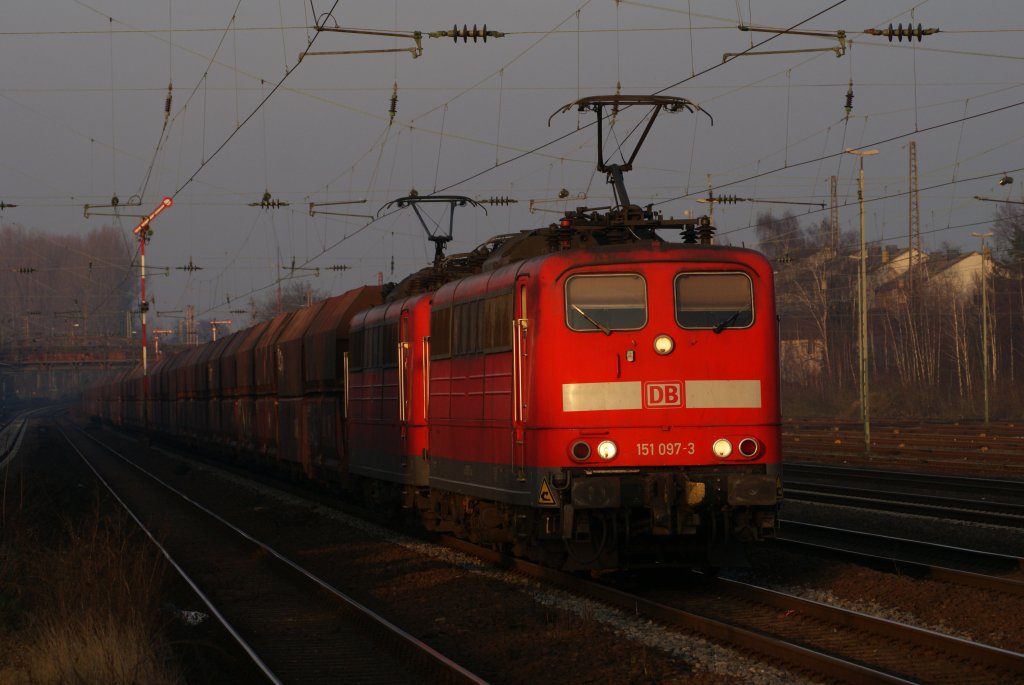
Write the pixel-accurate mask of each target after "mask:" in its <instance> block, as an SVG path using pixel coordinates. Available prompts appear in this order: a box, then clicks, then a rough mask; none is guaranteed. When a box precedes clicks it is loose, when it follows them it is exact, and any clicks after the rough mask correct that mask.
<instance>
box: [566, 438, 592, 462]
mask: <svg viewBox="0 0 1024 685" xmlns="http://www.w3.org/2000/svg"><path fill="white" fill-rule="evenodd" d="M569 454H570V455H572V458H573V459H575V460H576V461H586V460H587V459H590V445H588V444H587V443H586V442H585V441H583V440H577V441H576V442H574V443H573V444H572V445H571V446H570V447H569Z"/></svg>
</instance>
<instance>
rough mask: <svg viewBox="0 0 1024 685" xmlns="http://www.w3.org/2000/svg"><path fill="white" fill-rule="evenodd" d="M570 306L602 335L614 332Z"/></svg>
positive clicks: (577, 308)
mask: <svg viewBox="0 0 1024 685" xmlns="http://www.w3.org/2000/svg"><path fill="white" fill-rule="evenodd" d="M569 306H570V307H572V308H573V309H575V310H576V311H577V312H578V313H579V315H580V316H582V317H583V318H584V319H586V320H587V321H589V322H590V323H592V324H594V328H598V329H600V331H601V332H602V333H604V334H605V335H611V334H612V331H611V329H610V328H608V327H606V326H604V325H602V324H600V323H598V322H597V320H596V319H595V318H594V317H592V316H591V315H590V314H587V313H586V312H585V311H583V310H582V309H580V308H579V307H577V306H576V305H574V304H571V305H569ZM716 332H717V331H716Z"/></svg>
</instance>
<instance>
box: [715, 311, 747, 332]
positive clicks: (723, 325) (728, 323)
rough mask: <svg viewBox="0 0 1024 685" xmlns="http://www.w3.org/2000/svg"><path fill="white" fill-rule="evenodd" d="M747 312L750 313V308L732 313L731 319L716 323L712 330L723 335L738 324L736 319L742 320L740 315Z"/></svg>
mask: <svg viewBox="0 0 1024 685" xmlns="http://www.w3.org/2000/svg"><path fill="white" fill-rule="evenodd" d="M746 311H750V308H749V307H744V308H743V309H737V310H736V311H735V312H733V313H732V315H730V316H729V318H727V319H722V320H721V321H719V322H718V323H716V324H715V327H714V328H712V329H711V330H713V331H714V332H715V333H721V332H722V331H724V330H725V329H726V328H728V327H729V326H731V325H733V324H734V323H736V319H738V318H740V314H742V313H743V312H746Z"/></svg>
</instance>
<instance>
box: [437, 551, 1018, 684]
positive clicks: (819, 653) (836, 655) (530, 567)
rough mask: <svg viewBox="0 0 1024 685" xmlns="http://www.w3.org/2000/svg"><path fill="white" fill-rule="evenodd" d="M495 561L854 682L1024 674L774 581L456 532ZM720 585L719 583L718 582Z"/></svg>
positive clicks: (982, 650)
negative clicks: (562, 566) (600, 578)
mask: <svg viewBox="0 0 1024 685" xmlns="http://www.w3.org/2000/svg"><path fill="white" fill-rule="evenodd" d="M446 544H448V545H450V546H452V547H453V548H456V549H459V550H460V551H463V552H466V553H469V554H474V555H477V556H479V557H481V558H483V559H487V560H489V561H491V562H492V563H511V564H512V566H513V568H514V569H515V570H516V571H518V572H520V573H523V574H525V575H527V576H530V577H533V578H537V579H540V580H542V581H544V582H545V583H549V584H552V585H555V586H558V587H561V588H563V589H565V590H567V591H569V592H572V593H576V594H580V595H583V596H586V597H588V598H592V599H594V600H596V601H599V602H603V603H606V604H610V605H612V606H615V607H617V608H619V609H620V610H621V611H623V612H627V613H629V614H640V615H643V616H646V617H648V618H650V619H652V620H655V621H658V622H660V623H663V624H666V625H670V626H674V627H677V628H680V629H682V630H685V631H689V632H693V633H697V634H699V635H702V636H704V637H706V638H709V639H712V640H715V641H718V642H723V643H726V644H729V645H730V646H733V647H736V648H739V649H741V650H744V651H749V652H754V653H756V654H758V655H760V656H761V658H764V659H768V660H770V661H773V662H783V663H784V664H786V665H788V666H789V667H796V668H797V669H800V670H803V671H806V672H810V673H811V674H814V675H817V676H820V677H824V678H826V679H830V680H837V681H840V682H848V683H908V682H913V683H958V684H963V683H977V684H983V683H999V684H1002V683H1006V682H1017V681H1020V680H1021V679H1022V678H1024V655H1021V654H1017V653H1014V652H1010V651H1006V650H1002V649H998V648H995V647H990V646H987V645H982V644H978V643H974V642H969V641H966V640H961V639H958V638H954V637H950V636H947V635H942V634H939V633H935V632H932V631H928V630H923V629H920V628H915V627H912V626H908V625H904V624H901V623H896V622H893V621H888V620H884V619H879V618H875V617H871V616H867V615H864V614H859V613H856V612H852V611H848V610H845V609H841V608H838V607H833V606H829V605H825V604H821V603H818V602H812V601H809V600H805V599H801V598H799V597H795V596H792V595H787V594H783V593H779V592H775V591H772V590H768V589H766V588H759V587H755V586H752V585H746V584H743V583H738V582H735V581H725V580H715V581H713V582H709V583H697V584H696V585H693V586H691V587H689V588H683V589H680V588H679V579H678V574H674V575H673V577H672V579H671V580H670V581H668V584H667V585H665V586H664V587H660V588H659V587H652V586H651V582H650V576H648V575H643V576H642V577H641V579H640V580H639V583H637V584H632V583H631V582H628V581H627V582H625V583H622V584H619V585H617V586H615V585H611V584H608V583H603V582H602V583H598V582H593V581H587V580H583V579H581V578H579V577H578V576H573V575H568V574H564V573H561V572H558V571H554V570H552V569H548V568H544V567H541V566H537V565H534V564H531V563H528V562H524V561H521V560H511V561H510V560H508V559H503V558H501V557H500V556H499V555H497V554H495V553H493V552H489V551H487V550H482V549H480V548H477V547H474V546H473V545H470V544H468V543H465V542H462V541H459V540H456V539H449V540H446ZM709 590H710V591H709Z"/></svg>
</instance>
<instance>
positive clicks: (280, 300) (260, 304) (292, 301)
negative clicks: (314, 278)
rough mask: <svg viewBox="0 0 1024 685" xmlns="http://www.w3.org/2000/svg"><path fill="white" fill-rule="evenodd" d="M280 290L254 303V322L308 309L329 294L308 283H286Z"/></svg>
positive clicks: (280, 284)
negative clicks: (304, 308)
mask: <svg viewBox="0 0 1024 685" xmlns="http://www.w3.org/2000/svg"><path fill="white" fill-rule="evenodd" d="M278 286H279V287H278V288H276V289H275V290H274V291H273V292H270V293H267V294H266V295H264V296H263V297H262V298H260V299H259V300H256V301H255V302H253V313H252V317H253V321H254V322H255V321H266V320H267V319H272V318H274V317H275V316H277V315H278V314H280V313H283V312H291V311H295V310H296V309H301V308H302V307H308V306H309V305H310V304H312V303H313V302H319V301H320V300H324V299H326V298H327V297H328V296H329V295H328V293H326V292H324V291H321V290H316V289H314V288H313V287H312V286H311V285H310V284H309V282H308V281H304V280H297V281H291V280H290V281H286V282H283V283H278Z"/></svg>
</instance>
